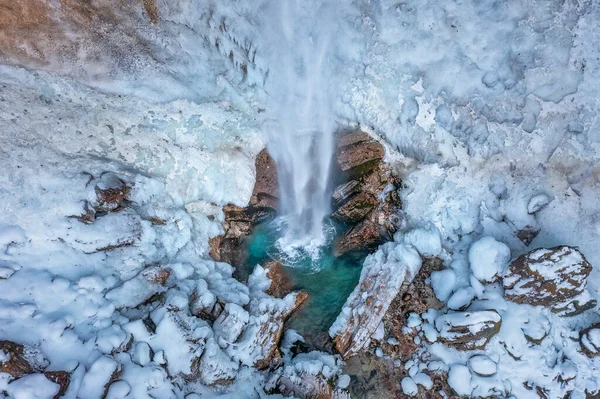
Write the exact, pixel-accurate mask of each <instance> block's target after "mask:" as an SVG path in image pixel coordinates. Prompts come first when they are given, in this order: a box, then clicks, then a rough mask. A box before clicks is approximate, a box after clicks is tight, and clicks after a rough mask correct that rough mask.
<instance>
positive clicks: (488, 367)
mask: <svg viewBox="0 0 600 399" xmlns="http://www.w3.org/2000/svg"><path fill="white" fill-rule="evenodd" d="M468 364H469V368H470V369H471V371H473V372H474V373H475V374H478V375H481V376H483V377H489V376H491V375H494V374H496V370H497V367H496V363H495V362H494V361H493V360H492V359H490V358H489V357H487V356H486V355H475V356H473V357H471V358H469V361H468Z"/></svg>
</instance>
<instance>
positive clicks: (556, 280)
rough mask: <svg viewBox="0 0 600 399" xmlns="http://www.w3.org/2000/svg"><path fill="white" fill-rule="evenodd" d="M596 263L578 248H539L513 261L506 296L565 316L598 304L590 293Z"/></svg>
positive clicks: (505, 284) (507, 274)
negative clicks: (588, 286)
mask: <svg viewBox="0 0 600 399" xmlns="http://www.w3.org/2000/svg"><path fill="white" fill-rule="evenodd" d="M591 271H592V266H591V265H590V263H589V262H588V261H587V260H586V259H585V257H584V256H583V254H582V253H581V252H579V250H578V249H577V248H575V247H568V246H559V247H554V248H549V249H546V248H541V249H536V250H533V251H531V252H528V253H526V254H523V255H521V256H519V257H518V258H517V259H515V260H513V261H512V262H511V264H510V265H509V267H508V271H507V273H506V274H505V275H504V278H503V285H504V289H505V297H506V299H508V300H510V301H512V302H516V303H520V304H527V305H532V306H545V307H547V308H549V309H551V310H552V311H553V312H555V313H558V314H559V315H562V316H571V315H575V314H579V313H581V312H583V311H585V310H587V309H591V308H592V307H594V306H595V305H596V301H595V300H593V299H592V298H591V297H590V295H589V293H588V292H587V277H588V276H589V274H590V272H591Z"/></svg>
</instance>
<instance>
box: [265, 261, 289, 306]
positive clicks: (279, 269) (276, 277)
mask: <svg viewBox="0 0 600 399" xmlns="http://www.w3.org/2000/svg"><path fill="white" fill-rule="evenodd" d="M263 268H264V269H265V270H266V271H267V277H268V278H269V280H271V285H270V286H269V288H268V289H267V290H266V291H265V292H266V293H267V294H269V295H271V296H274V297H275V298H283V297H285V296H286V295H287V294H289V293H290V292H292V288H293V287H294V282H293V281H292V279H291V278H290V276H289V275H288V274H287V273H286V272H285V270H284V269H283V265H282V264H281V263H280V262H277V261H274V260H272V261H269V262H267V263H265V264H264V265H263Z"/></svg>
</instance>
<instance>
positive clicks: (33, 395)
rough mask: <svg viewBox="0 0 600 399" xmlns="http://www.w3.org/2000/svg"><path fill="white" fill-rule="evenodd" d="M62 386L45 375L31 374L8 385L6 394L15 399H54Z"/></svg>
mask: <svg viewBox="0 0 600 399" xmlns="http://www.w3.org/2000/svg"><path fill="white" fill-rule="evenodd" d="M59 391H60V386H59V385H58V384H56V383H54V382H52V381H50V380H48V378H46V376H44V374H29V375H26V376H24V377H21V378H19V379H18V380H15V381H13V382H11V383H10V384H8V386H7V387H6V393H8V394H9V395H10V397H11V398H13V399H52V398H54V397H55V395H57V394H58V392H59Z"/></svg>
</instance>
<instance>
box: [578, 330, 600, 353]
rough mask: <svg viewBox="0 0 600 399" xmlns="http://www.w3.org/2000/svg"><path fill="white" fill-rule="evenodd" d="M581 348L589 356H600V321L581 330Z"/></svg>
mask: <svg viewBox="0 0 600 399" xmlns="http://www.w3.org/2000/svg"><path fill="white" fill-rule="evenodd" d="M579 343H580V345H581V350H582V352H583V353H585V354H586V355H587V356H589V357H596V356H600V323H596V324H593V325H591V326H590V327H588V328H586V329H584V330H581V331H580V332H579Z"/></svg>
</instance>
